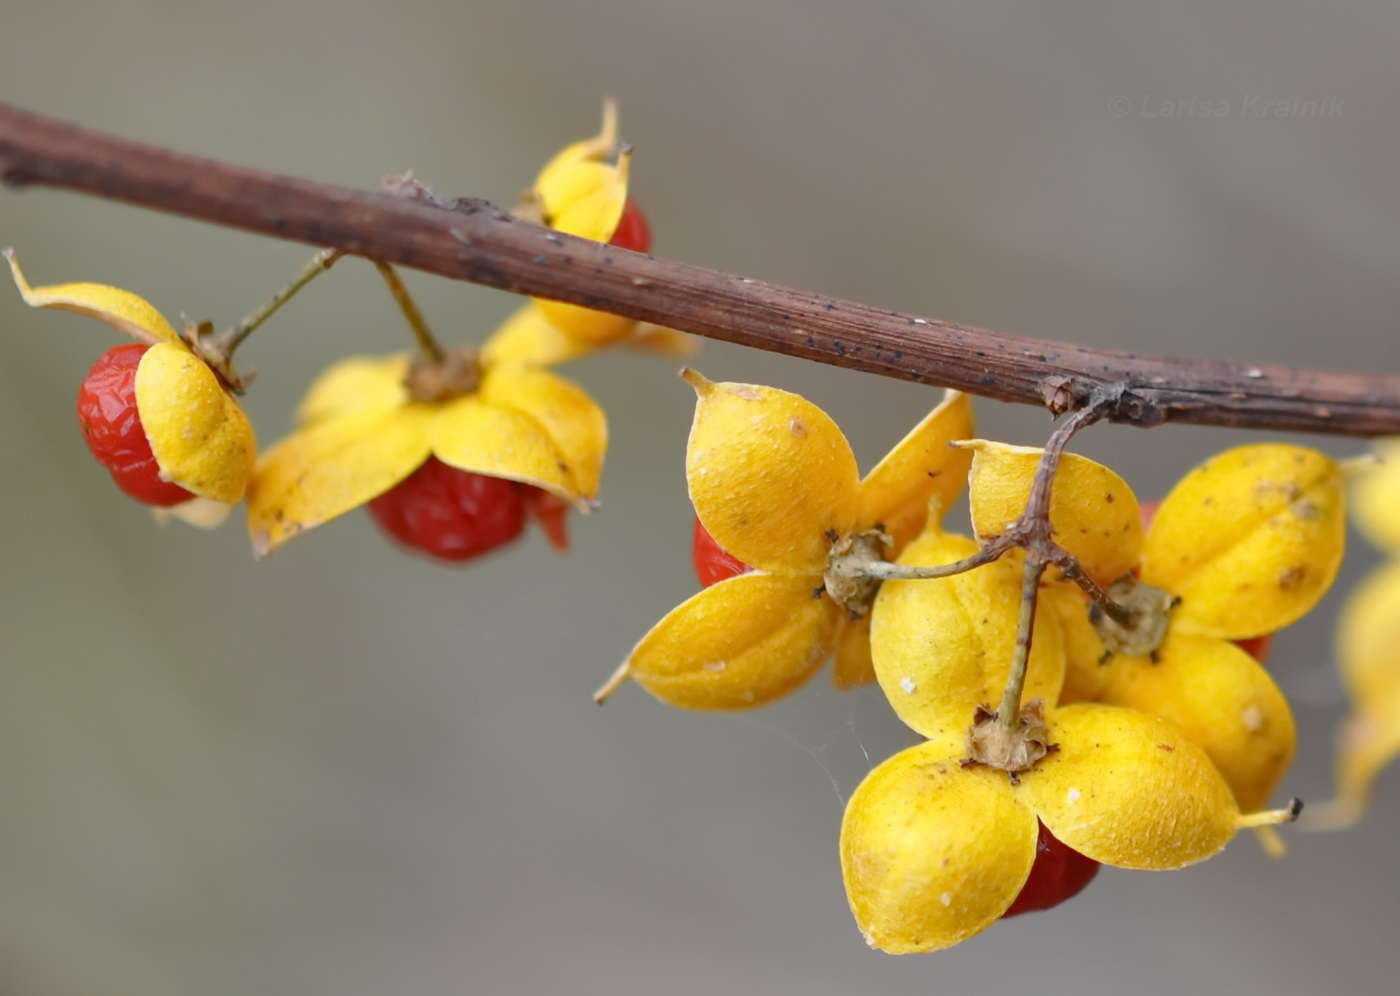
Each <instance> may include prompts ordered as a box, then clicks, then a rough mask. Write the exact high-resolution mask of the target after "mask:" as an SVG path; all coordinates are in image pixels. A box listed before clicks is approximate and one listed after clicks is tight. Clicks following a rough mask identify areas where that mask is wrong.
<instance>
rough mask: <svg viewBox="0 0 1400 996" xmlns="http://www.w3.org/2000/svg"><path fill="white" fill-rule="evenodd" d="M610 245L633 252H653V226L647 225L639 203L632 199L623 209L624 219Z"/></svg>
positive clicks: (618, 225) (609, 241)
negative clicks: (638, 205)
mask: <svg viewBox="0 0 1400 996" xmlns="http://www.w3.org/2000/svg"><path fill="white" fill-rule="evenodd" d="M608 244H609V245H614V246H617V247H618V248H619V249H631V250H632V251H633V252H651V225H650V224H648V223H647V216H646V215H644V214H642V209H641V208H639V207H637V202H636V201H634V200H632V198H630V197H629V198H627V203H626V204H624V205H623V207H622V219H621V220H620V221H618V223H617V229H616V230H615V231H614V232H613V237H612V238H611V239H609V240H608Z"/></svg>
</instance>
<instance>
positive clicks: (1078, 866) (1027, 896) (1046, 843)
mask: <svg viewBox="0 0 1400 996" xmlns="http://www.w3.org/2000/svg"><path fill="white" fill-rule="evenodd" d="M1098 873H1099V863H1098V862H1097V861H1095V860H1094V859H1093V858H1086V857H1085V856H1084V855H1082V854H1080V853H1079V852H1078V851H1076V850H1075V849H1074V848H1072V847H1070V846H1069V845H1068V844H1066V843H1064V842H1063V841H1061V840H1060V839H1059V838H1058V837H1056V836H1055V835H1054V834H1052V833H1051V832H1050V831H1049V830H1047V829H1045V824H1044V823H1041V824H1040V834H1039V836H1037V837H1036V840H1035V864H1033V865H1031V874H1030V878H1028V879H1026V884H1025V885H1023V886H1022V887H1021V893H1020V895H1018V896H1017V897H1016V901H1015V902H1013V903H1012V904H1011V906H1010V908H1008V909H1007V911H1006V912H1005V913H1003V914H1002V915H1001V918H1002V919H1003V920H1005V919H1006V918H1007V917H1009V916H1016V915H1017V914H1020V913H1033V912H1035V911H1036V910H1048V909H1049V908H1050V907H1052V906H1058V905H1060V903H1062V902H1064V901H1065V900H1066V899H1069V898H1070V897H1072V896H1076V895H1078V894H1079V893H1080V892H1081V891H1082V890H1083V889H1084V887H1085V886H1086V885H1088V884H1089V883H1090V882H1092V881H1093V880H1094V876H1095V875H1097V874H1098Z"/></svg>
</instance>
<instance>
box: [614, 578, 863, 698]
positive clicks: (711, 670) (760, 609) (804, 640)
mask: <svg viewBox="0 0 1400 996" xmlns="http://www.w3.org/2000/svg"><path fill="white" fill-rule="evenodd" d="M840 621H841V613H840V610H839V609H838V608H837V606H836V604H835V603H834V602H832V601H831V600H830V599H829V598H814V597H812V585H811V584H810V583H809V582H808V581H806V580H804V579H801V578H798V579H793V578H785V577H773V576H770V575H766V574H741V575H739V576H738V577H734V578H729V579H728V580H726V581H721V582H720V583H719V584H716V585H712V586H710V587H709V588H706V589H705V590H704V591H702V592H700V593H699V594H697V595H694V596H693V597H691V598H690V599H688V600H686V601H685V602H682V603H681V604H680V605H678V606H677V607H676V608H674V609H672V610H671V611H670V612H669V613H668V614H667V615H666V617H665V618H663V619H662V620H661V621H660V622H659V623H657V624H656V625H655V626H654V627H653V628H652V630H651V632H650V633H648V634H647V635H646V636H644V637H642V640H641V642H640V643H638V644H637V647H636V649H635V650H633V651H632V654H631V656H630V657H629V658H628V660H627V672H628V675H629V677H631V678H632V679H633V680H634V681H636V682H637V683H638V684H639V685H641V686H642V687H643V688H645V689H646V690H647V691H649V692H651V694H652V695H654V696H656V697H657V698H658V699H661V700H662V701H663V702H666V703H668V704H670V705H673V706H679V707H680V708H682V709H751V708H753V707H755V706H760V705H764V704H766V703H768V702H771V701H773V700H774V699H776V698H779V697H781V696H783V695H786V694H788V693H789V692H791V691H793V690H794V689H795V688H797V687H798V686H799V685H801V684H802V683H803V682H805V681H806V680H807V679H808V678H810V677H811V676H812V674H813V672H815V671H816V670H817V668H818V667H820V666H821V664H822V662H823V661H825V660H826V658H827V655H828V654H829V653H830V652H831V649H832V645H833V642H834V639H835V633H836V629H837V626H838V625H839V623H840Z"/></svg>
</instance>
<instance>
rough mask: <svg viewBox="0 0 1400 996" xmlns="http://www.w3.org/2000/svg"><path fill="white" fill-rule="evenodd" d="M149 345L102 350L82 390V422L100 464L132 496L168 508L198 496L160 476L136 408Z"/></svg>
mask: <svg viewBox="0 0 1400 996" xmlns="http://www.w3.org/2000/svg"><path fill="white" fill-rule="evenodd" d="M150 348H151V347H150V346H149V345H147V344H146V343H139V342H133V343H129V344H127V345H124V346H114V347H112V348H111V349H109V350H107V352H105V353H103V354H102V356H101V357H100V358H99V359H98V361H97V362H96V363H94V364H93V365H92V369H91V370H90V371H89V372H88V375H87V379H86V380H84V381H83V386H82V387H81V388H79V389H78V422H79V424H80V425H81V426H82V429H83V438H84V439H86V440H87V444H88V449H90V450H92V455H93V456H94V457H95V458H96V459H97V462H98V463H100V464H102V466H104V467H106V468H107V470H108V471H110V472H111V474H112V480H114V481H116V483H117V487H119V488H121V489H122V490H123V491H125V492H126V493H127V494H128V495H130V496H131V497H132V498H135V499H136V500H137V501H139V502H144V503H145V504H147V505H158V506H161V507H163V508H168V507H169V506H171V505H178V504H180V503H181V502H183V501H188V500H189V499H191V498H192V497H194V496H193V495H192V494H190V492H188V491H186V490H185V489H184V488H182V487H180V486H179V485H178V484H172V483H171V482H169V481H167V480H164V479H163V478H162V477H161V476H160V464H158V463H157V462H156V457H155V454H154V453H152V452H151V442H150V440H149V439H147V438H146V430H145V428H144V427H143V426H142V425H141V415H140V413H139V412H138V411H137V410H136V368H137V367H138V366H139V365H140V363H141V357H142V356H144V355H145V354H146V350H148V349H150Z"/></svg>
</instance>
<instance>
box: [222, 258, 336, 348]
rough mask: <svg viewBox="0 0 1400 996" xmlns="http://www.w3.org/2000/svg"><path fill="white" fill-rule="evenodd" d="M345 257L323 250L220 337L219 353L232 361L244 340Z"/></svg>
mask: <svg viewBox="0 0 1400 996" xmlns="http://www.w3.org/2000/svg"><path fill="white" fill-rule="evenodd" d="M344 255H345V253H344V252H342V251H341V250H339V249H322V250H321V251H320V252H318V253H317V254H316V255H315V256H314V257H312V259H311V262H309V263H307V264H306V265H305V266H304V267H302V269H301V272H300V273H298V274H297V275H296V278H295V279H294V280H293V281H292V282H291V283H289V284H288V285H287V286H286V287H283V288H282V289H281V290H280V291H278V292H277V293H276V294H274V295H273V296H272V300H270V301H268V302H267V303H266V304H264V305H263V306H262V307H261V308H259V309H258V310H256V311H254V312H253V313H252V314H250V315H248V316H247V317H246V318H244V319H243V321H241V322H239V323H238V324H237V325H235V326H233V328H231V329H229V330H227V331H226V332H224V333H223V334H222V335H220V336H219V338H218V340H217V341H216V342H215V344H214V347H215V349H216V350H217V352H218V353H219V354H220V355H221V356H223V357H224V359H225V360H230V359H232V358H233V351H234V350H236V349H237V348H238V347H239V345H240V344H241V343H242V342H243V340H244V339H246V338H248V336H250V335H252V333H253V330H254V329H256V328H257V327H258V326H259V325H261V324H262V323H263V322H265V321H267V320H268V319H269V318H271V317H272V316H273V314H275V313H276V311H277V309H278V308H280V307H282V305H284V304H286V303H287V302H288V301H290V300H291V299H292V298H293V297H295V296H296V293H297V291H299V290H301V289H302V288H303V287H305V286H306V285H307V284H309V283H311V281H312V280H314V279H315V278H316V277H318V276H319V275H320V274H322V273H324V272H325V271H326V270H329V269H330V268H331V266H332V265H333V264H334V263H335V261H336V260H338V259H339V258H340V257H341V256H344Z"/></svg>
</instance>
